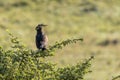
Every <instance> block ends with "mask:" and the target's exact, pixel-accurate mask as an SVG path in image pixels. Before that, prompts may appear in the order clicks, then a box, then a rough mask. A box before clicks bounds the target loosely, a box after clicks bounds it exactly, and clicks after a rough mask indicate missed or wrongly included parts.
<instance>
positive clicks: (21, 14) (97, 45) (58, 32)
mask: <svg viewBox="0 0 120 80" xmlns="http://www.w3.org/2000/svg"><path fill="white" fill-rule="evenodd" d="M119 17H120V0H0V45H2V46H3V47H4V48H7V49H8V48H9V47H8V45H10V42H9V39H8V36H6V35H7V33H6V29H9V30H10V31H11V32H13V33H14V34H15V35H17V36H18V37H19V38H20V39H21V40H22V42H23V43H25V46H27V47H28V48H30V49H36V47H35V43H34V42H35V39H34V38H35V33H36V32H35V26H36V25H37V24H38V23H44V24H47V25H49V26H48V27H46V28H45V32H46V34H47V35H48V37H49V45H51V44H53V43H54V42H56V41H61V40H65V39H68V38H70V37H73V38H74V37H83V38H84V42H83V43H81V44H79V43H78V44H77V45H74V44H73V45H72V46H70V47H66V48H65V49H63V50H62V51H58V52H57V53H59V54H57V55H56V56H55V57H52V58H50V60H52V61H54V62H57V63H59V66H64V65H67V64H72V65H73V64H74V62H76V61H78V60H80V59H84V58H86V57H88V56H90V55H94V56H95V57H96V59H95V62H94V64H93V65H94V66H93V69H94V71H93V73H92V74H91V75H88V76H87V77H88V80H95V79H96V80H103V79H108V78H110V76H115V75H118V74H120V62H119V61H120V54H119V53H120V50H119V49H120V46H119V45H120V37H119V34H120V18H119ZM73 48H74V51H72V49H73ZM73 53H74V54H73ZM66 56H67V57H66ZM96 73H97V74H96ZM99 75H101V76H102V77H101V76H99Z"/></svg>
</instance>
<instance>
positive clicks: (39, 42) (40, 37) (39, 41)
mask: <svg viewBox="0 0 120 80" xmlns="http://www.w3.org/2000/svg"><path fill="white" fill-rule="evenodd" d="M45 26H47V25H44V24H38V25H37V26H36V28H35V29H36V31H37V33H36V40H35V41H36V47H37V48H38V49H39V50H42V51H44V50H46V45H47V43H48V37H47V35H45V33H44V32H43V27H45Z"/></svg>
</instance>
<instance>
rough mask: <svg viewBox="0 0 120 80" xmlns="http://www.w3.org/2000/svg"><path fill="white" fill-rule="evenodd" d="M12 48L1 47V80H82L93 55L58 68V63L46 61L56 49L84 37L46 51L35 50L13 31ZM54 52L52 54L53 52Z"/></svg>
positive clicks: (70, 40)
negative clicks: (28, 46) (20, 39)
mask: <svg viewBox="0 0 120 80" xmlns="http://www.w3.org/2000/svg"><path fill="white" fill-rule="evenodd" d="M9 35H10V36H11V42H12V44H13V45H12V46H11V49H9V50H5V49H3V48H2V47H0V79H1V80H82V79H84V75H85V74H86V73H89V72H90V70H89V67H90V65H91V64H90V61H91V60H92V59H93V57H91V58H89V59H88V60H86V61H84V62H83V63H78V64H76V65H75V66H69V67H63V68H57V67H56V64H53V63H51V62H49V61H47V62H46V61H44V59H45V58H44V57H47V56H53V55H52V54H54V53H55V52H54V50H56V49H59V48H61V47H64V46H66V45H68V44H71V43H75V42H76V41H81V40H82V39H69V40H65V41H62V42H60V43H57V44H55V45H53V46H51V47H49V48H48V50H46V51H41V50H38V51H33V50H30V49H27V48H26V47H25V46H24V45H23V44H21V43H20V41H19V40H18V38H17V37H14V36H13V35H12V34H11V33H9ZM51 53H52V54H51Z"/></svg>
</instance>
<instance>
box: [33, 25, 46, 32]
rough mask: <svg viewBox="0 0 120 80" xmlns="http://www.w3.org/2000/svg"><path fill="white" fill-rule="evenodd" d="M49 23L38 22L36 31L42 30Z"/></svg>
mask: <svg viewBox="0 0 120 80" xmlns="http://www.w3.org/2000/svg"><path fill="white" fill-rule="evenodd" d="M45 26H47V25H44V24H38V25H37V27H36V28H35V30H36V31H41V30H42V27H45Z"/></svg>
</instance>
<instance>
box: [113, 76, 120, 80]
mask: <svg viewBox="0 0 120 80" xmlns="http://www.w3.org/2000/svg"><path fill="white" fill-rule="evenodd" d="M117 79H120V75H118V76H116V77H114V78H113V79H112V80H117Z"/></svg>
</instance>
